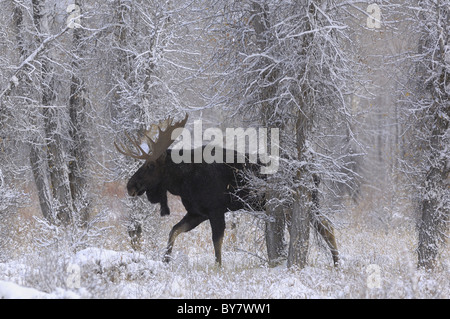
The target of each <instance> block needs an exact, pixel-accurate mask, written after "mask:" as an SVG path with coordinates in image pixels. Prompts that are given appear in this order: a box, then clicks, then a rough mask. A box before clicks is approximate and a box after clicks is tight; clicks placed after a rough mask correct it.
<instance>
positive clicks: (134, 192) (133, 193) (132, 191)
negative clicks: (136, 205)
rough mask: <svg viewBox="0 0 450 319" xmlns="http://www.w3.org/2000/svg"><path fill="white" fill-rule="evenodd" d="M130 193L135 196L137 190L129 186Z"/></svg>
mask: <svg viewBox="0 0 450 319" xmlns="http://www.w3.org/2000/svg"><path fill="white" fill-rule="evenodd" d="M128 195H130V196H132V197H134V196H136V195H137V190H136V189H135V188H131V189H130V188H128Z"/></svg>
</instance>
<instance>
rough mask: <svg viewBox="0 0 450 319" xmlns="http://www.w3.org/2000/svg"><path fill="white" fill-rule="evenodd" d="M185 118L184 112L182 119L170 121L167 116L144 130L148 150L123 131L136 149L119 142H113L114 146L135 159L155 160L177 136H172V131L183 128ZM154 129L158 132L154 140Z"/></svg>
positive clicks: (171, 119)
mask: <svg viewBox="0 0 450 319" xmlns="http://www.w3.org/2000/svg"><path fill="white" fill-rule="evenodd" d="M187 120H188V115H187V114H186V117H185V118H184V119H183V120H182V121H180V122H175V123H172V122H173V118H171V117H170V116H169V117H168V118H167V119H166V120H164V121H161V122H160V123H159V124H158V125H152V127H151V128H150V129H149V130H146V131H145V132H144V136H145V138H146V140H147V144H148V146H149V151H148V152H146V151H144V150H143V149H142V146H141V144H140V143H139V141H138V139H136V138H133V137H131V136H129V135H128V134H127V133H125V135H126V137H127V138H128V139H129V140H130V142H131V144H133V145H134V147H135V148H136V151H133V150H131V149H130V148H129V147H127V146H125V145H123V144H122V143H119V145H117V144H116V142H114V146H115V147H116V149H117V150H118V151H119V152H120V153H122V154H123V155H126V156H130V157H132V158H135V159H143V160H146V161H147V162H151V161H156V160H157V159H158V158H159V157H160V156H161V155H162V154H163V153H164V152H165V151H166V150H167V149H168V148H169V146H170V145H171V144H172V143H173V141H175V139H176V138H177V137H178V135H179V134H178V135H177V136H174V137H173V138H172V133H173V132H174V131H175V130H176V129H177V128H183V127H184V126H185V125H186V122H187ZM166 123H167V124H166ZM164 124H166V125H165V126H166V128H165V130H164V131H163V130H162V126H163V125H164ZM155 131H157V133H158V138H157V140H156V141H154V140H153V138H154V135H155V133H156V132H155ZM119 146H120V147H119Z"/></svg>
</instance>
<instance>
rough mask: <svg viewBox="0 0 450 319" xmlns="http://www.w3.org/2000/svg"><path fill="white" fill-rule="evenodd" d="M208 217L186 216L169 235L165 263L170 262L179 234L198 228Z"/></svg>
mask: <svg viewBox="0 0 450 319" xmlns="http://www.w3.org/2000/svg"><path fill="white" fill-rule="evenodd" d="M205 220H206V217H204V216H200V215H192V214H186V215H185V216H184V217H183V218H182V219H181V220H180V221H179V222H178V223H177V224H175V226H173V227H172V230H171V231H170V233H169V241H168V243H167V248H166V252H165V254H164V261H165V262H168V261H170V254H171V253H172V248H173V245H174V243H175V239H176V238H177V237H178V235H179V234H181V233H185V232H188V231H190V230H192V229H194V228H195V227H197V226H198V225H199V224H200V223H201V222H203V221H205Z"/></svg>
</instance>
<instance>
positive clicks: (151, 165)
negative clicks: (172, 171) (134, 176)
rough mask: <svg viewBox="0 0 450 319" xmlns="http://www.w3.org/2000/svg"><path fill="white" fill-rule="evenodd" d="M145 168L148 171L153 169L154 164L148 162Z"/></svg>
mask: <svg viewBox="0 0 450 319" xmlns="http://www.w3.org/2000/svg"><path fill="white" fill-rule="evenodd" d="M147 169H148V170H150V171H153V170H154V169H155V164H154V163H148V164H147Z"/></svg>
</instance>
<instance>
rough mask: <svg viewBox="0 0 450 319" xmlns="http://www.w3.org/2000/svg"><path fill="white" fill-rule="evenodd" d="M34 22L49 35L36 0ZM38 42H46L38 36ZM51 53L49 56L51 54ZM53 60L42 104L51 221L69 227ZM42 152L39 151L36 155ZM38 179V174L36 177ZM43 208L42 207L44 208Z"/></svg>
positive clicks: (44, 76) (44, 77) (45, 70)
mask: <svg viewBox="0 0 450 319" xmlns="http://www.w3.org/2000/svg"><path fill="white" fill-rule="evenodd" d="M32 3H33V19H34V25H35V27H36V29H37V30H38V32H39V33H41V32H45V33H46V34H49V33H50V32H49V30H48V25H49V21H48V15H45V14H43V12H44V10H45V7H44V3H43V2H42V1H39V0H33V1H32ZM36 39H37V41H38V43H41V42H42V40H41V39H40V38H39V35H38V37H36ZM48 54H49V53H48ZM50 63H51V62H49V60H46V59H44V60H41V68H40V72H41V105H42V116H43V118H44V132H45V140H46V143H47V156H48V157H47V161H48V168H49V173H50V188H51V190H52V194H53V202H52V203H50V204H49V205H45V206H49V207H52V209H53V210H54V212H53V215H54V216H55V217H56V220H52V221H51V222H61V223H62V224H64V225H67V224H69V223H70V222H71V219H72V211H73V205H72V196H71V192H70V183H69V177H68V167H67V163H66V158H67V154H66V152H65V150H64V144H63V141H62V138H61V132H60V130H61V128H60V127H59V126H58V125H59V122H60V121H59V120H60V118H58V117H59V116H60V114H59V113H60V112H59V110H58V108H57V107H55V104H56V103H55V102H56V90H57V88H56V86H55V84H56V79H55V70H54V69H53V68H52V66H51V64H50ZM37 154H39V153H37V152H35V153H34V155H37ZM30 159H31V160H32V161H35V160H36V159H37V158H35V156H31V157H30ZM37 160H38V162H32V165H34V166H36V165H41V164H39V161H42V160H44V159H42V158H41V159H37ZM39 171H42V170H41V169H35V170H34V172H36V173H38V172H39ZM35 177H36V175H35ZM40 179H42V176H40V177H39V176H38V180H40ZM46 200H48V198H41V199H40V201H41V202H42V201H46ZM41 207H42V205H41Z"/></svg>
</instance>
